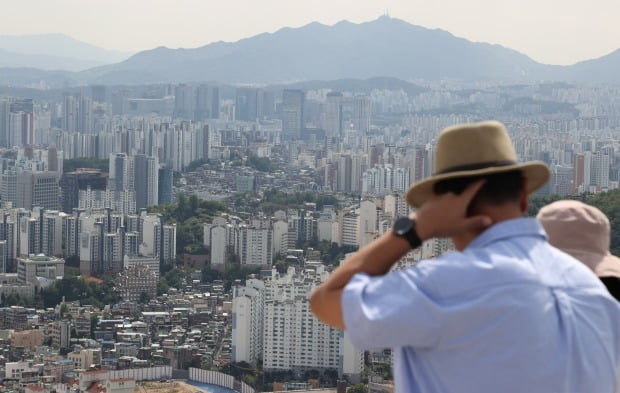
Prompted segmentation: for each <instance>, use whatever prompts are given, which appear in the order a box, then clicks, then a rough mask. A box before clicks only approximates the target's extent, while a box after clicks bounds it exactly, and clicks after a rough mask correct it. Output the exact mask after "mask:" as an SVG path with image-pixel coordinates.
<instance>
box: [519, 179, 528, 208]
mask: <svg viewBox="0 0 620 393" xmlns="http://www.w3.org/2000/svg"><path fill="white" fill-rule="evenodd" d="M529 207H530V198H529V194H528V192H527V180H525V178H524V177H522V178H521V190H520V191H519V208H520V209H521V213H523V214H525V213H527V210H528V208H529Z"/></svg>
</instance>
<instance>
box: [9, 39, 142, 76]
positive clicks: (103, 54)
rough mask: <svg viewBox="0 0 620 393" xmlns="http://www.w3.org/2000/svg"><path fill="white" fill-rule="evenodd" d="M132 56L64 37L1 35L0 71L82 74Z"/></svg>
mask: <svg viewBox="0 0 620 393" xmlns="http://www.w3.org/2000/svg"><path fill="white" fill-rule="evenodd" d="M131 55H132V53H129V52H119V51H111V50H107V49H103V48H99V47H97V46H94V45H91V44H87V43H85V42H82V41H78V40H76V39H73V38H71V37H69V36H66V35H64V34H41V35H24V36H10V35H0V67H25V68H37V69H41V70H64V71H81V70H85V69H88V68H93V67H97V66H101V65H104V64H111V63H118V62H119V61H123V60H125V59H127V58H128V57H130V56H131Z"/></svg>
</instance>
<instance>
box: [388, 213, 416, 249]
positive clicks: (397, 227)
mask: <svg viewBox="0 0 620 393" xmlns="http://www.w3.org/2000/svg"><path fill="white" fill-rule="evenodd" d="M394 233H395V234H396V236H400V237H402V238H405V239H406V240H407V242H409V244H410V245H411V248H412V249H415V248H418V247H420V246H421V245H422V239H420V236H418V232H417V231H416V222H415V220H412V219H411V218H409V217H400V218H399V219H397V220H396V221H395V222H394Z"/></svg>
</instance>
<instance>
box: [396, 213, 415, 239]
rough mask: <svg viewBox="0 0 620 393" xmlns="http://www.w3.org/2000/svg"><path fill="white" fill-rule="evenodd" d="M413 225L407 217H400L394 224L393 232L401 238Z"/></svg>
mask: <svg viewBox="0 0 620 393" xmlns="http://www.w3.org/2000/svg"><path fill="white" fill-rule="evenodd" d="M412 226H413V223H412V222H411V219H410V218H409V217H401V218H399V219H398V220H396V222H395V223H394V232H396V234H397V235H399V236H402V235H404V234H406V233H407V232H409V231H410V230H411V227H412Z"/></svg>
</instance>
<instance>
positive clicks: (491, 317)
mask: <svg viewBox="0 0 620 393" xmlns="http://www.w3.org/2000/svg"><path fill="white" fill-rule="evenodd" d="M342 307H343V313H344V321H345V326H346V329H347V331H348V333H349V335H350V337H351V340H352V342H353V344H354V345H355V346H356V347H358V348H360V349H372V348H383V347H391V348H393V349H394V356H395V359H394V376H395V382H394V383H395V388H396V391H397V392H424V393H435V392H436V393H456V392H459V393H461V392H462V393H487V392H488V393H512V392H514V393H535V392H540V393H569V392H570V393H608V392H609V393H612V392H615V391H616V388H617V384H618V383H617V380H616V376H617V373H618V371H619V365H620V306H619V303H618V302H617V301H616V300H614V299H613V298H612V297H611V296H610V295H609V293H608V292H607V290H606V289H605V287H604V286H603V285H602V284H601V282H600V281H599V280H598V278H597V277H596V276H595V275H594V274H593V273H592V272H591V271H590V270H589V269H588V268H587V267H586V266H584V265H583V264H581V263H580V262H578V261H577V260H575V259H573V258H572V257H571V256H569V255H567V254H565V253H563V252H561V251H559V250H558V249H556V248H554V247H552V246H550V245H549V243H548V242H547V236H546V234H545V232H544V230H543V229H542V227H541V226H540V224H539V223H538V221H536V220H535V219H529V218H522V219H515V220H509V221H504V222H501V223H498V224H496V225H494V226H493V227H491V228H489V229H488V230H486V231H485V232H484V233H482V234H481V235H480V236H479V237H478V238H476V239H475V240H474V241H473V242H472V243H471V244H470V245H469V246H468V247H467V248H466V249H465V250H464V251H463V252H450V253H447V254H444V255H443V256H441V257H439V258H437V259H432V260H425V261H421V262H419V263H418V264H417V265H416V266H413V267H411V268H408V269H404V270H400V271H395V272H392V273H389V274H387V275H385V276H376V277H369V276H368V275H365V274H357V275H355V276H354V277H353V278H352V280H351V281H350V282H349V284H348V285H347V286H346V288H345V290H344V292H343V295H342Z"/></svg>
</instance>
